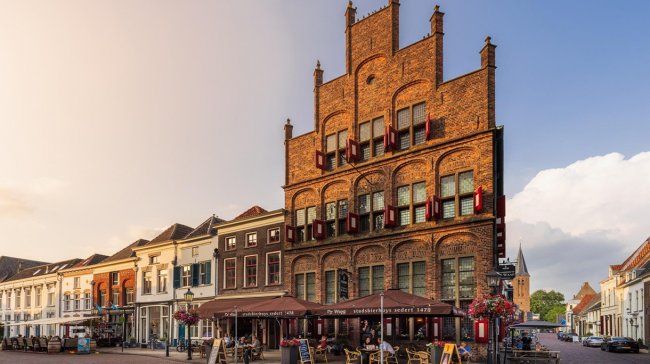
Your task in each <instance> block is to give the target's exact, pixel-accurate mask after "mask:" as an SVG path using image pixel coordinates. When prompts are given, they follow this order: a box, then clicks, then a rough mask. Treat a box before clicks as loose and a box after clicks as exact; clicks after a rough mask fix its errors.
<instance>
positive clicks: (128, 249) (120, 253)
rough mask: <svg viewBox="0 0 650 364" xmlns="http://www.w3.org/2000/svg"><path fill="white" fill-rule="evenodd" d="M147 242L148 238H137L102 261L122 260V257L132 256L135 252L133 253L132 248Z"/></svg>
mask: <svg viewBox="0 0 650 364" xmlns="http://www.w3.org/2000/svg"><path fill="white" fill-rule="evenodd" d="M148 242H149V240H145V239H138V240H136V241H134V242H133V243H131V244H129V246H127V247H126V248H124V249H122V250H120V251H118V252H117V253H115V254H113V255H111V256H110V257H108V258H106V259H104V260H103V261H102V262H103V263H106V262H113V261H117V260H122V259H126V258H131V257H134V256H135V253H133V248H137V247H139V246H143V245H146V244H147V243H148Z"/></svg>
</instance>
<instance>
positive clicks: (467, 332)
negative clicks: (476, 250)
mask: <svg viewBox="0 0 650 364" xmlns="http://www.w3.org/2000/svg"><path fill="white" fill-rule="evenodd" d="M475 265H476V263H475V259H474V257H460V258H449V259H443V260H441V261H440V266H441V269H442V274H441V280H442V282H441V285H442V300H443V301H446V302H447V303H450V304H453V305H455V306H457V307H460V308H462V309H467V308H469V305H470V303H471V302H472V299H474V298H475V297H476V272H475V269H476V266H475ZM453 322H454V320H453V319H445V322H444V325H443V337H451V336H453V335H454V328H453ZM461 329H462V339H463V340H471V339H472V338H473V337H474V333H473V330H474V327H473V322H472V320H471V319H462V321H461Z"/></svg>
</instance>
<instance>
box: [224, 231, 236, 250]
mask: <svg viewBox="0 0 650 364" xmlns="http://www.w3.org/2000/svg"><path fill="white" fill-rule="evenodd" d="M231 239H232V242H233V244H232V247H229V242H230V241H231ZM223 250H224V251H227V252H228V251H233V250H237V236H236V235H231V236H226V237H225V238H224V239H223Z"/></svg>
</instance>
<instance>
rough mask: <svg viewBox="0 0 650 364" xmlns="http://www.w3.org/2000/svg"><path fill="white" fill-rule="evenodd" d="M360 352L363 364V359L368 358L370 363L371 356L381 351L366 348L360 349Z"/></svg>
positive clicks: (361, 363)
mask: <svg viewBox="0 0 650 364" xmlns="http://www.w3.org/2000/svg"><path fill="white" fill-rule="evenodd" d="M359 351H360V352H361V358H360V359H359V361H360V364H363V358H368V359H367V360H368V362H370V360H369V358H370V354H372V353H376V352H378V351H379V349H365V348H359Z"/></svg>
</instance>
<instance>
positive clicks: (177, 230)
mask: <svg viewBox="0 0 650 364" xmlns="http://www.w3.org/2000/svg"><path fill="white" fill-rule="evenodd" d="M192 230H194V229H192V228H191V227H189V226H187V225H183V224H179V223H176V224H174V225H172V226H170V227H168V228H167V229H165V231H163V232H162V233H160V234H159V235H158V236H156V237H155V238H153V239H151V241H150V242H149V243H147V245H153V244H156V243H162V242H163V241H169V240H178V239H183V238H184V237H186V236H187V234H189V233H190V232H192Z"/></svg>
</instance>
